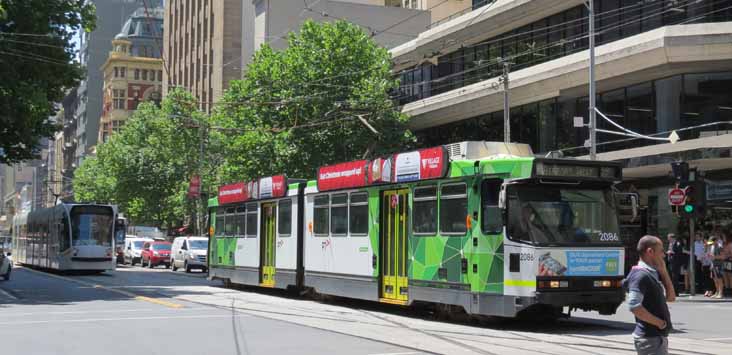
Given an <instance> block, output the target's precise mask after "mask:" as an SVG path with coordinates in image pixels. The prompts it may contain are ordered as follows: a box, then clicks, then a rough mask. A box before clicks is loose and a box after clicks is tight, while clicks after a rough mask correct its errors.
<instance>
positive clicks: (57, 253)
mask: <svg viewBox="0 0 732 355" xmlns="http://www.w3.org/2000/svg"><path fill="white" fill-rule="evenodd" d="M116 216H117V207H116V206H113V205H97V204H77V203H61V204H58V205H56V206H54V207H49V208H43V209H40V210H37V211H32V212H30V213H24V214H20V215H18V216H16V217H15V219H14V222H13V258H14V261H15V262H17V263H19V264H23V265H28V266H34V267H38V268H43V269H52V270H59V271H98V272H101V271H108V270H114V269H115V255H114V229H115V221H116Z"/></svg>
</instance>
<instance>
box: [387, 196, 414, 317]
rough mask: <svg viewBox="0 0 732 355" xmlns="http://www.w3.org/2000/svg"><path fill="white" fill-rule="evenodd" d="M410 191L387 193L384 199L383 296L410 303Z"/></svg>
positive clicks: (389, 299)
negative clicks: (408, 278) (408, 298)
mask: <svg viewBox="0 0 732 355" xmlns="http://www.w3.org/2000/svg"><path fill="white" fill-rule="evenodd" d="M408 196H409V190H407V189H403V190H391V191H384V195H383V197H382V200H381V228H380V229H381V243H380V245H381V279H382V282H381V296H382V298H383V299H384V300H385V301H396V302H398V303H401V302H406V301H407V283H408V282H407V221H408V220H409V218H408V213H407V212H408V210H409V207H408V200H407V198H408Z"/></svg>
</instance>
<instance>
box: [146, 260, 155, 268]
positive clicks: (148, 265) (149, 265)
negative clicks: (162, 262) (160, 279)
mask: <svg viewBox="0 0 732 355" xmlns="http://www.w3.org/2000/svg"><path fill="white" fill-rule="evenodd" d="M147 267H148V268H150V269H152V268H154V266H153V263H152V259H150V260H148V261H147Z"/></svg>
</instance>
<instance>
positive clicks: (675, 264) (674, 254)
mask: <svg viewBox="0 0 732 355" xmlns="http://www.w3.org/2000/svg"><path fill="white" fill-rule="evenodd" d="M669 239H670V238H669ZM684 249H686V247H685V245H684V237H683V236H680V237H679V238H674V242H673V244H671V282H672V283H673V285H674V290H676V292H679V293H680V292H681V277H682V275H683V271H684ZM686 261H687V262H688V261H689V259H688V258H687V259H686ZM685 276H686V275H684V278H685Z"/></svg>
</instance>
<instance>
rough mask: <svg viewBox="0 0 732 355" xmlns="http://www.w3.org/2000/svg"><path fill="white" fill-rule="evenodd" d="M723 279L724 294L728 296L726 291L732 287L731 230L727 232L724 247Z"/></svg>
mask: <svg viewBox="0 0 732 355" xmlns="http://www.w3.org/2000/svg"><path fill="white" fill-rule="evenodd" d="M722 279H723V281H724V290H722V296H726V295H725V291H726V290H729V289H732V233H730V231H727V233H725V239H724V247H723V248H722ZM727 292H730V291H727Z"/></svg>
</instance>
